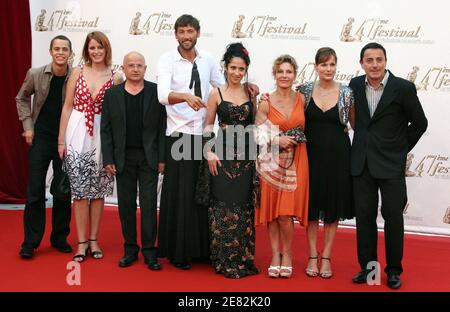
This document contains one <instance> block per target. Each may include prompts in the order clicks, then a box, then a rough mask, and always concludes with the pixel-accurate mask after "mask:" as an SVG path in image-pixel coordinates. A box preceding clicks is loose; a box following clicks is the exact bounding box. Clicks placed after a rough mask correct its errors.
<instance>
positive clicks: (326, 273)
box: [319, 257, 333, 279]
mask: <svg viewBox="0 0 450 312" xmlns="http://www.w3.org/2000/svg"><path fill="white" fill-rule="evenodd" d="M322 260H327V261H329V262H330V264H331V258H326V257H322V258H320V261H321V262H322ZM321 267H322V265H321ZM319 275H320V277H321V278H325V279H328V278H331V277H332V276H333V271H331V270H328V271H323V272H320V273H319Z"/></svg>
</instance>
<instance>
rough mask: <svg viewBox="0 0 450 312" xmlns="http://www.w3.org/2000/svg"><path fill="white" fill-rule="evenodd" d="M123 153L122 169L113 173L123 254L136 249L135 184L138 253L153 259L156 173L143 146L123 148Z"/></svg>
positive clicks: (155, 228) (154, 254) (155, 234)
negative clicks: (139, 220) (139, 227)
mask: <svg viewBox="0 0 450 312" xmlns="http://www.w3.org/2000/svg"><path fill="white" fill-rule="evenodd" d="M125 155H126V156H125V165H124V168H123V170H122V172H121V173H120V174H117V198H118V202H119V215H120V222H121V224H122V235H123V238H124V240H125V243H124V249H125V254H126V255H132V254H137V253H138V252H139V245H138V244H137V231H136V209H137V204H136V199H137V185H138V184H139V203H140V208H141V241H142V254H143V255H144V257H146V258H153V257H156V247H155V243H156V236H157V229H158V225H157V215H156V205H157V185H158V172H157V171H156V170H153V169H151V168H150V166H149V165H148V162H147V159H146V157H145V153H144V150H143V149H127V150H126V153H125Z"/></svg>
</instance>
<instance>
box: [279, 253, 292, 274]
mask: <svg viewBox="0 0 450 312" xmlns="http://www.w3.org/2000/svg"><path fill="white" fill-rule="evenodd" d="M284 257H286V259H289V260H290V261H289V262H290V263H291V265H290V266H286V265H281V266H280V277H291V275H292V256H291V252H284V253H282V259H281V263H282V264H283V260H285V259H283V258H284ZM289 262H288V263H289ZM285 263H286V262H285Z"/></svg>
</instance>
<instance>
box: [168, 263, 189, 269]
mask: <svg viewBox="0 0 450 312" xmlns="http://www.w3.org/2000/svg"><path fill="white" fill-rule="evenodd" d="M172 264H173V265H174V266H175V267H176V268H177V269H180V270H190V269H191V265H190V264H189V263H187V262H174V263H172Z"/></svg>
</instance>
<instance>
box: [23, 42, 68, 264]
mask: <svg viewBox="0 0 450 312" xmlns="http://www.w3.org/2000/svg"><path fill="white" fill-rule="evenodd" d="M71 53H72V44H71V42H70V40H69V38H67V37H66V36H56V37H55V38H53V39H52V41H51V43H50V55H51V57H52V62H51V63H50V64H48V65H46V66H42V67H39V68H31V69H29V70H28V72H27V75H26V78H25V81H24V83H23V85H22V87H21V88H20V91H19V93H18V94H17V97H16V102H17V112H18V115H19V119H20V120H21V121H22V124H23V129H24V133H23V136H24V137H25V140H26V142H27V144H28V145H29V146H30V149H29V181H28V192H27V193H28V194H27V202H26V205H25V212H24V218H23V224H24V234H25V238H24V241H23V243H22V247H21V250H20V253H19V254H20V256H21V257H22V258H24V259H29V258H32V257H33V254H34V250H35V249H36V248H37V247H38V246H39V245H40V243H41V240H42V237H43V235H44V230H45V179H46V175H47V170H48V166H49V165H50V161H51V162H52V164H53V177H54V178H53V181H52V184H56V183H58V179H59V178H60V177H61V176H62V163H61V160H60V159H59V157H58V142H57V141H58V131H59V120H60V116H61V109H62V104H63V101H64V97H65V90H66V82H67V78H68V77H69V75H70V73H71V70H72V68H71V66H69V65H68V60H69V57H70V55H71ZM32 95H34V99H33V106H31V96H32ZM70 216H71V211H70V199H69V200H66V199H58V198H55V197H54V198H53V209H52V233H51V236H50V242H51V245H52V246H53V247H55V248H56V249H58V250H59V251H61V252H65V253H68V252H71V251H72V248H71V247H70V245H69V244H68V243H67V241H66V239H67V236H68V235H69V232H70Z"/></svg>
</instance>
